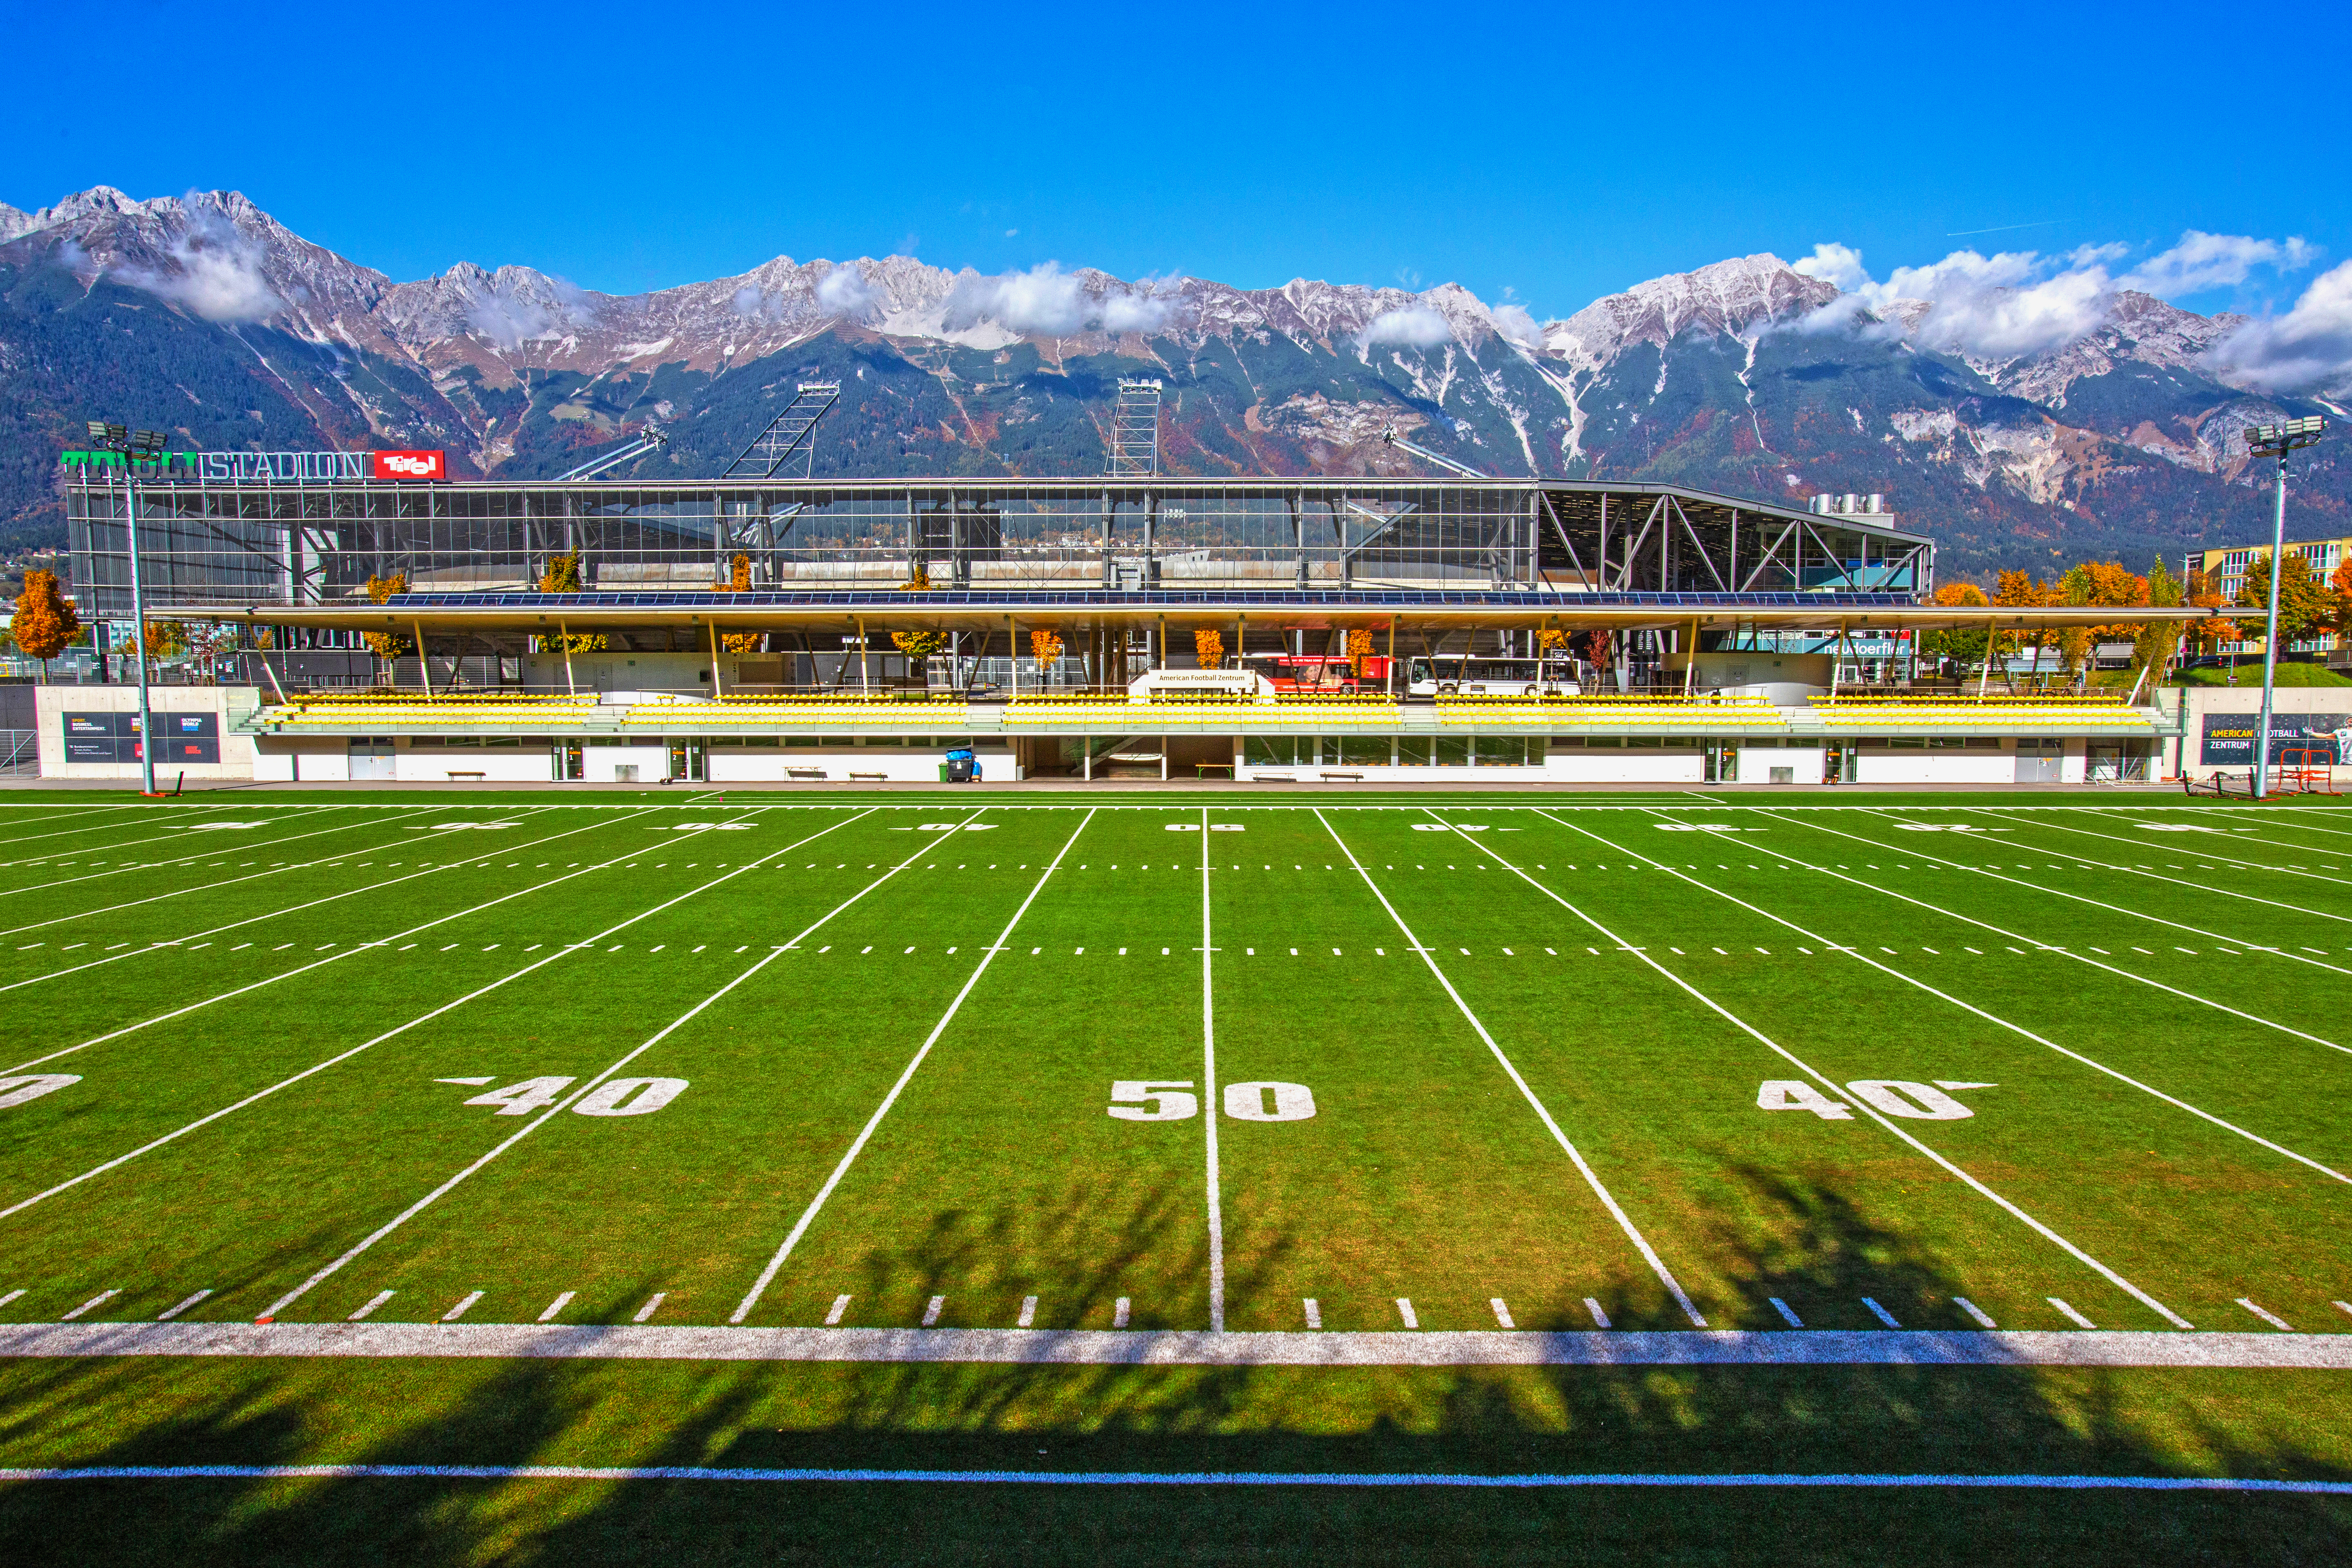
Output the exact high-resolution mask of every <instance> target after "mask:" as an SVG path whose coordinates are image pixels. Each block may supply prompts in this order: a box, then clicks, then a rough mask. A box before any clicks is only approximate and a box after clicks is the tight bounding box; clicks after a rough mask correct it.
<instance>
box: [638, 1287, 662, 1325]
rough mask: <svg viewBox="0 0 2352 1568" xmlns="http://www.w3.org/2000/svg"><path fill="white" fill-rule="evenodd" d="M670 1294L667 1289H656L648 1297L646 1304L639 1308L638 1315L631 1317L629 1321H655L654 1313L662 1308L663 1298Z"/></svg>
mask: <svg viewBox="0 0 2352 1568" xmlns="http://www.w3.org/2000/svg"><path fill="white" fill-rule="evenodd" d="M668 1294H669V1292H668V1291H667V1290H656V1291H655V1292H654V1293H653V1294H652V1295H650V1296H648V1297H646V1304H645V1305H644V1306H642V1307H640V1308H638V1309H637V1313H636V1316H635V1317H633V1318H631V1319H630V1320H629V1321H631V1322H633V1323H647V1322H651V1321H653V1316H654V1314H655V1313H656V1312H658V1311H660V1310H661V1304H662V1300H663V1298H664V1297H666V1296H667V1295H668Z"/></svg>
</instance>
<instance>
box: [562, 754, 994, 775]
mask: <svg viewBox="0 0 2352 1568" xmlns="http://www.w3.org/2000/svg"><path fill="white" fill-rule="evenodd" d="M972 753H973V755H975V756H976V757H978V758H979V760H980V776H981V782H982V783H983V784H1007V783H1011V782H1013V781H1015V780H1017V779H1019V778H1020V777H1021V770H1020V769H1019V767H1017V766H1016V765H1015V764H1014V762H1013V751H1012V748H1011V747H1009V746H974V747H973V748H972ZM589 755H590V756H591V757H593V756H594V755H595V753H594V752H590V753H589ZM946 760H947V751H946V748H944V747H936V748H934V747H919V746H856V747H848V748H842V747H835V748H833V749H831V750H824V751H820V750H818V749H817V748H815V747H813V746H806V747H800V748H796V749H792V750H786V751H776V752H767V751H754V750H751V749H750V748H748V747H742V748H739V747H733V746H715V747H713V748H711V750H710V752H709V782H710V783H712V784H773V783H777V782H780V781H782V780H784V779H789V778H791V777H793V774H794V773H799V774H801V775H803V777H804V776H806V775H807V774H809V773H823V774H824V776H825V777H826V778H827V779H828V780H833V781H836V782H842V781H846V780H848V778H849V775H850V774H852V773H880V774H882V775H883V776H884V777H885V778H886V779H888V780H889V781H891V782H892V783H908V784H937V783H939V780H940V767H941V765H942V764H943V763H945V762H946Z"/></svg>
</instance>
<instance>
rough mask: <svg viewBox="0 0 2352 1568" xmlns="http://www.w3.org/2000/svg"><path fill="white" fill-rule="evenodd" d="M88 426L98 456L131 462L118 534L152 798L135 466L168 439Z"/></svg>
mask: <svg viewBox="0 0 2352 1568" xmlns="http://www.w3.org/2000/svg"><path fill="white" fill-rule="evenodd" d="M171 439H172V437H171V436H170V434H169V433H168V432H165V431H162V430H132V429H131V428H129V427H128V426H121V425H114V424H110V423H108V422H107V421H106V420H103V419H92V420H90V421H89V444H90V445H91V446H93V447H97V448H98V449H99V450H100V451H102V452H121V453H122V454H123V455H124V456H125V457H126V458H130V459H131V461H129V462H127V463H125V464H124V465H123V468H122V531H123V545H124V548H125V550H126V551H127V552H129V554H130V556H131V637H132V644H131V646H132V647H134V648H136V649H137V650H138V655H139V791H140V793H141V794H142V795H153V794H155V734H154V720H153V717H152V714H151V712H150V710H149V708H148V702H147V594H146V588H145V584H144V583H143V581H142V574H141V573H140V570H139V462H140V460H141V459H142V458H144V459H147V460H149V461H152V460H154V459H156V458H160V457H162V456H163V448H164V447H167V446H169V445H170V444H171ZM100 673H101V674H103V673H104V672H103V671H100Z"/></svg>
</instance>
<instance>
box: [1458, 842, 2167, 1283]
mask: <svg viewBox="0 0 2352 1568" xmlns="http://www.w3.org/2000/svg"><path fill="white" fill-rule="evenodd" d="M1537 815H1538V816H1549V815H1550V814H1549V813H1548V812H1538V813H1537ZM1552 820H1553V821H1555V822H1559V818H1557V817H1554V818H1552ZM1559 825H1560V826H1563V827H1570V828H1572V829H1573V830H1574V831H1576V832H1579V833H1581V832H1583V831H1584V830H1583V829H1582V828H1576V827H1574V826H1573V825H1572V824H1570V823H1566V822H1560V824H1559ZM1587 837H1596V836H1594V835H1590V834H1588V835H1587ZM1601 842H1603V843H1606V842H1608V841H1607V840H1606V839H1603V840H1601ZM1490 853H1491V851H1490ZM1495 858H1496V861H1497V862H1498V863H1500V864H1501V865H1502V866H1503V868H1504V869H1505V870H1507V871H1509V872H1510V873H1512V874H1513V875H1514V876H1516V877H1517V878H1518V879H1520V880H1521V881H1523V882H1525V883H1527V885H1528V887H1530V888H1533V889H1536V891H1538V892H1539V893H1541V894H1542V895H1543V896H1544V897H1545V898H1547V899H1549V900H1551V901H1552V902H1553V903H1556V904H1558V905H1559V907H1560V908H1561V909H1564V910H1567V911H1568V912H1569V913H1570V914H1571V915H1574V916H1575V917H1576V918H1577V919H1578V920H1580V921H1583V922H1584V923H1585V924H1586V925H1589V926H1591V928H1592V929H1593V930H1594V931H1598V932H1600V933H1601V935H1602V936H1605V937H1607V938H1608V939H1609V941H1610V942H1612V943H1613V944H1615V945H1616V946H1617V947H1619V948H1621V949H1622V950H1623V951H1625V952H1631V953H1632V954H1633V956H1634V957H1635V958H1636V959H1638V960H1640V961H1641V962H1642V963H1644V964H1647V965H1648V966H1649V967H1650V968H1651V969H1652V970H1653V971H1654V972H1655V973H1657V974H1658V975H1659V976H1661V977H1662V978H1663V979H1664V980H1665V981H1666V982H1667V983H1668V984H1671V985H1673V986H1675V988H1676V989H1677V990H1679V991H1681V992H1683V993H1684V994H1686V995H1688V996H1689V997H1690V998H1691V999H1692V1000H1693V1001H1695V1002H1696V1003H1698V1004H1699V1005H1701V1006H1703V1007H1705V1008H1706V1010H1707V1011H1709V1012H1710V1013H1713V1014H1715V1015H1716V1016H1717V1017H1719V1018H1721V1019H1723V1021H1724V1022H1726V1023H1727V1024H1729V1025H1730V1026H1732V1027H1733V1028H1735V1029H1738V1031H1739V1032H1740V1033H1741V1034H1744V1035H1746V1036H1747V1037H1748V1038H1750V1039H1752V1040H1754V1041H1755V1042H1756V1043H1757V1044H1758V1045H1760V1046H1762V1047H1764V1048H1765V1049H1766V1050H1769V1051H1770V1052H1771V1053H1772V1054H1773V1055H1774V1056H1777V1057H1779V1058H1780V1059H1781V1060H1783V1061H1785V1062H1787V1063H1788V1064H1789V1065H1790V1066H1791V1067H1793V1068H1796V1069H1797V1070H1798V1071H1800V1072H1801V1073H1803V1074H1804V1075H1805V1076H1806V1077H1808V1078H1810V1079H1813V1080H1814V1081H1815V1082H1816V1083H1819V1084H1821V1085H1822V1087H1823V1088H1825V1089H1828V1090H1829V1091H1830V1092H1831V1093H1832V1094H1843V1093H1844V1092H1845V1090H1844V1089H1843V1086H1842V1085H1839V1084H1836V1083H1833V1082H1832V1081H1831V1080H1830V1079H1829V1078H1828V1077H1827V1076H1826V1075H1824V1074H1822V1072H1820V1071H1818V1070H1816V1069H1815V1068H1813V1067H1812V1065H1811V1064H1810V1063H1808V1062H1806V1061H1804V1060H1803V1059H1801V1058H1799V1057H1798V1056H1797V1054H1796V1053H1795V1052H1793V1051H1791V1050H1790V1049H1789V1048H1788V1047H1785V1046H1782V1045H1781V1044H1780V1042H1779V1041H1777V1040H1775V1039H1772V1038H1771V1037H1769V1036H1767V1035H1766V1034H1765V1033H1764V1032H1763V1031H1762V1030H1760V1029H1759V1028H1757V1027H1756V1026H1754V1025H1753V1024H1750V1023H1748V1021H1747V1020H1746V1019H1745V1018H1742V1017H1740V1016H1738V1014H1736V1013H1734V1012H1732V1011H1731V1010H1730V1009H1729V1008H1727V1007H1726V1006H1724V1005H1723V1004H1721V1003H1720V1002H1717V1000H1716V999H1715V998H1714V997H1712V996H1709V995H1708V994H1706V992H1704V991H1701V990H1700V989H1699V988H1698V987H1697V986H1696V985H1693V984H1691V983H1690V982H1689V981H1687V980H1685V979H1684V978H1683V977H1682V976H1681V975H1679V974H1676V973H1675V972H1674V971H1673V970H1671V969H1668V968H1667V967H1666V966H1665V965H1664V964H1663V963H1659V962H1658V961H1657V960H1656V959H1654V958H1652V957H1651V956H1650V955H1649V954H1648V953H1647V952H1643V950H1642V949H1640V948H1638V947H1634V946H1633V945H1632V944H1630V943H1628V942H1626V941H1625V939H1624V938H1623V937H1621V936H1619V935H1618V934H1617V933H1616V932H1615V931H1611V930H1610V929H1609V928H1608V927H1607V926H1605V925H1603V924H1601V922H1600V921H1598V920H1595V919H1594V918H1593V917H1592V916H1591V915H1589V914H1587V913H1585V912H1584V911H1583V910H1580V909H1579V908H1577V907H1576V906H1575V905H1574V904H1571V903H1570V902H1569V901H1568V900H1566V899H1563V898H1561V897H1560V896H1559V894H1558V893H1556V892H1554V891H1552V890H1551V889H1549V888H1548V887H1546V886H1545V885H1544V884H1543V883H1541V882H1538V881H1537V880H1536V879H1534V878H1533V877H1530V876H1528V874H1527V873H1526V872H1525V871H1523V870H1521V869H1519V868H1518V867H1517V866H1515V865H1512V864H1510V863H1509V862H1508V861H1507V860H1505V859H1504V858H1503V857H1502V856H1501V855H1499V854H1497V855H1496V856H1495ZM1645 858H1646V857H1645ZM1702 885H1704V884H1702ZM1853 1109H1854V1110H1858V1111H1860V1112H1861V1113H1862V1114H1863V1115H1864V1116H1866V1117H1868V1118H1870V1120H1871V1121H1874V1122H1876V1123H1877V1124H1878V1125H1879V1127H1880V1128H1881V1129H1883V1130H1884V1131H1886V1132H1888V1133H1890V1134H1892V1135H1893V1136H1894V1137H1895V1138H1897V1139H1900V1140H1901V1141H1902V1142H1905V1143H1907V1144H1909V1145H1910V1146H1911V1147H1912V1148H1913V1149H1914V1150H1916V1151H1917V1152H1919V1153H1921V1154H1923V1155H1925V1156H1926V1157H1927V1158H1928V1159H1929V1160H1932V1161H1934V1162H1935V1163H1936V1164H1937V1166H1939V1167H1941V1168H1942V1169H1943V1170H1944V1171H1945V1172H1946V1173H1948V1174H1950V1175H1952V1176H1954V1177H1956V1178H1958V1180H1959V1181H1961V1182H1963V1183H1965V1184H1967V1185H1968V1186H1969V1189H1970V1190H1971V1191H1973V1192H1975V1193H1976V1194H1978V1195H1979V1196H1980V1197H1983V1198H1985V1199H1987V1200H1989V1201H1990V1202H1991V1203H1993V1204H1995V1205H1999V1206H2000V1208H2001V1210H2002V1211H2004V1212H2005V1213H2007V1214H2008V1215H2010V1217H2011V1218H2012V1219H2015V1220H2017V1221H2018V1222H2019V1223H2020V1224H2021V1225H2023V1226H2026V1227H2027V1228H2028V1229H2030V1230H2032V1232H2033V1233H2034V1234H2035V1235H2036V1236H2039V1237H2042V1239H2043V1240H2044V1241H2047V1242H2049V1243H2051V1244H2052V1245H2053V1246H2054V1247H2057V1248H2058V1249H2059V1250H2060V1251H2062V1252H2063V1253H2065V1254H2066V1256H2068V1257H2069V1258H2074V1260H2075V1261H2076V1262H2077V1263H2080V1264H2082V1265H2084V1267H2085V1268H2090V1269H2092V1270H2094V1271H2095V1273H2097V1274H2098V1276H2099V1277H2100V1278H2101V1279H2105V1280H2106V1281H2107V1283H2109V1284H2110V1285H2113V1286H2115V1287H2116V1289H2119V1290H2121V1291H2123V1292H2124V1293H2125V1294H2126V1295H2127V1296H2129V1297H2131V1299H2132V1300H2135V1301H2137V1302H2139V1303H2140V1304H2141V1305H2143V1306H2145V1307H2147V1308H2148V1309H2149V1310H2152V1311H2154V1312H2155V1313H2156V1314H2157V1316H2158V1317H2160V1318H2162V1319H2163V1320H2164V1321H2166V1322H2168V1323H2170V1324H2171V1325H2172V1326H2173V1327H2174V1328H2176V1329H2186V1328H2188V1327H2189V1321H2188V1320H2187V1319H2185V1318H2182V1317H2181V1316H2180V1315H2179V1313H2177V1312H2175V1311H2173V1310H2172V1309H2171V1308H2169V1307H2168V1306H2166V1305H2165V1304H2164V1303H2163V1302H2161V1301H2159V1300H2157V1299H2156V1298H2155V1297H2153V1296H2151V1295H2149V1294H2148V1293H2147V1291H2145V1290H2142V1289H2140V1288H2139V1287H2138V1286H2137V1285H2135V1284H2133V1283H2132V1282H2131V1281H2130V1280H2128V1279H2125V1278H2124V1277H2123V1276H2122V1275H2120V1274H2118V1273H2116V1271H2115V1270H2114V1269H2112V1268H2108V1267H2107V1266H2106V1265H2105V1264H2104V1263H2102V1262H2100V1261H2099V1260H2098V1259H2097V1258H2094V1257H2092V1256H2091V1255H2090V1254H2089V1253H2087V1252H2085V1251H2084V1250H2083V1249H2082V1248H2081V1247H2077V1246H2075V1245H2074V1243H2073V1242H2071V1241H2069V1240H2067V1239H2066V1238H2065V1237H2063V1236H2061V1235H2059V1234H2058V1233H2057V1232H2056V1231H2054V1230H2053V1229H2051V1228H2050V1227H2049V1226H2046V1225H2044V1224H2042V1222H2041V1221H2040V1220H2038V1219H2036V1218H2034V1217H2033V1216H2032V1215H2030V1214H2028V1213H2026V1212H2025V1211H2024V1210H2023V1209H2021V1208H2020V1207H2019V1206H2018V1205H2015V1204H2013V1203H2011V1202H2010V1201H2009V1200H2008V1199H2007V1198H2005V1197H2003V1196H2001V1195H2000V1194H1999V1193H1997V1192H1995V1191H1993V1190H1992V1188H1990V1187H1989V1186H1987V1185H1986V1184H1984V1183H1982V1182H1980V1181H1979V1180H1978V1179H1977V1178H1976V1177H1974V1176H1972V1175H1970V1174H1969V1173H1968V1172H1966V1171H1964V1170H1962V1169H1961V1168H1960V1167H1959V1166H1958V1165H1957V1164H1955V1163H1952V1162H1951V1161H1950V1160H1948V1159H1946V1158H1945V1157H1944V1156H1943V1155H1942V1154H1940V1153H1938V1152H1936V1151H1935V1150H1933V1149H1931V1148H1929V1147H1928V1146H1927V1144H1925V1143H1923V1142H1920V1141H1919V1140H1918V1139H1917V1138H1915V1137H1913V1136H1912V1135H1911V1134H1910V1133H1909V1132H1906V1131H1904V1130H1903V1129H1902V1128H1900V1127H1897V1126H1896V1125H1895V1123H1894V1122H1893V1121H1889V1120H1888V1119H1887V1118H1885V1116H1882V1115H1880V1114H1879V1113H1878V1112H1877V1111H1876V1110H1874V1109H1873V1108H1871V1107H1870V1106H1868V1105H1865V1104H1861V1103H1859V1102H1857V1103H1856V1104H1855V1105H1854V1107H1853Z"/></svg>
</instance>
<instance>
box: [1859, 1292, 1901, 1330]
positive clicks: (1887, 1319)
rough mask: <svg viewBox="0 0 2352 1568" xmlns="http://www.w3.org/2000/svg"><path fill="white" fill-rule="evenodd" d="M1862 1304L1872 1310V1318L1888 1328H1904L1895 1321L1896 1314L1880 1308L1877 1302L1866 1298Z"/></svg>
mask: <svg viewBox="0 0 2352 1568" xmlns="http://www.w3.org/2000/svg"><path fill="white" fill-rule="evenodd" d="M1862 1304H1863V1305H1864V1306H1865V1307H1867V1308H1869V1309H1870V1314H1871V1316H1872V1317H1874V1318H1876V1319H1877V1320H1878V1321H1880V1322H1882V1323H1885V1325H1886V1326H1887V1327H1888V1328H1890V1329H1899V1328H1901V1327H1902V1326H1903V1325H1902V1324H1900V1323H1898V1322H1896V1321H1895V1314H1894V1313H1892V1312H1890V1311H1888V1310H1886V1309H1885V1308H1884V1307H1882V1306H1880V1305H1879V1304H1878V1303H1877V1302H1876V1301H1874V1300H1871V1299H1870V1298H1869V1297H1867V1296H1864V1298H1863V1299H1862Z"/></svg>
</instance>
